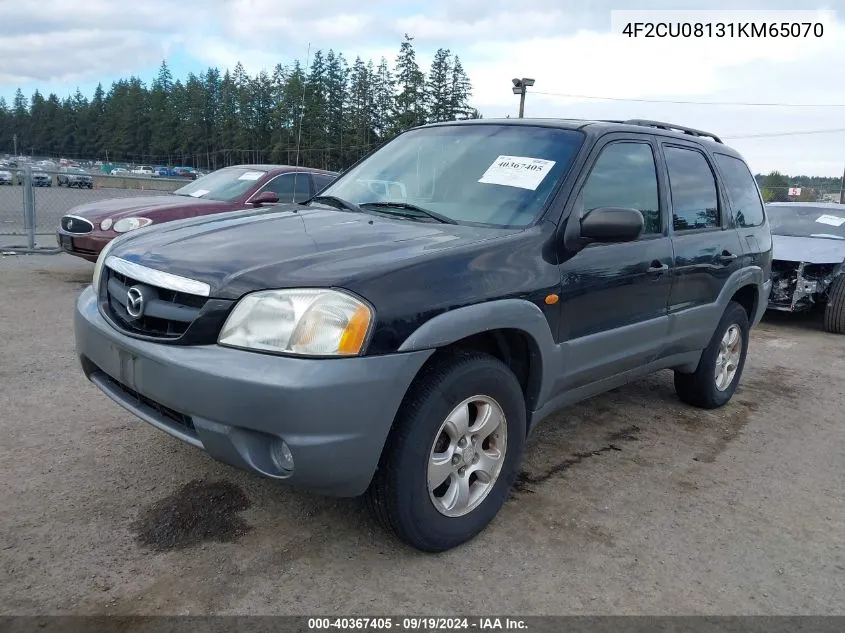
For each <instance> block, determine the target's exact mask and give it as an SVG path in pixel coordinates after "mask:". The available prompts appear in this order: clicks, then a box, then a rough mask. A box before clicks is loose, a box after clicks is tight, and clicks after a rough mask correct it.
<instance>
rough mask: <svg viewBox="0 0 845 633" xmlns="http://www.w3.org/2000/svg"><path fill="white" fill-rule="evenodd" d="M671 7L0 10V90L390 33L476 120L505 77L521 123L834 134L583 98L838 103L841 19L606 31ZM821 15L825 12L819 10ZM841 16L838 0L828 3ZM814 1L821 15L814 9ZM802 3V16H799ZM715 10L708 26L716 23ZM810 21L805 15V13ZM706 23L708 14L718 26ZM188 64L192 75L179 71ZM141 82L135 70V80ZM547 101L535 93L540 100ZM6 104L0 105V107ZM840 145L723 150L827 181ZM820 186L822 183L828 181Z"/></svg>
mask: <svg viewBox="0 0 845 633" xmlns="http://www.w3.org/2000/svg"><path fill="white" fill-rule="evenodd" d="M623 4H629V6H635V7H636V8H637V9H638V10H649V9H673V10H678V9H685V8H688V7H689V6H690V5H692V4H697V5H698V6H699V7H700V6H701V3H700V1H699V2H694V3H693V2H687V1H683V0H675V1H674V2H673V1H667V0H662V1H661V0H637V1H636V2H634V0H630V1H629V2H626V1H625V0H621V1H620V0H594V1H593V2H591V3H584V2H583V0H577V1H576V0H522V1H521V2H518V3H515V2H513V0H412V1H411V2H396V1H395V0H371V1H370V2H368V3H366V4H361V3H358V4H353V3H349V2H348V0H323V1H322V2H319V3H315V2H313V0H204V1H203V2H202V3H195V4H193V5H185V4H174V3H173V2H172V0H144V1H143V2H115V1H114V0H75V2H73V3H69V2H67V0H41V1H40V2H39V3H38V6H37V10H34V9H33V8H32V5H31V4H30V3H26V2H21V1H7V0H0V24H2V29H3V38H2V39H0V59H3V60H4V61H5V62H7V63H4V64H3V65H0V88H2V89H3V92H5V93H7V94H8V93H10V92H14V88H15V87H17V86H18V85H24V86H26V87H30V86H38V87H39V88H40V89H42V91H43V92H47V91H50V90H55V91H57V92H58V93H60V94H69V93H71V92H72V91H73V90H74V89H75V85H76V84H77V83H86V82H87V83H90V82H96V81H103V83H106V84H108V83H109V82H111V81H112V80H114V79H116V78H118V77H120V76H125V75H127V74H129V73H132V72H139V71H141V70H142V69H150V68H155V66H157V65H158V63H159V62H160V60H161V59H162V58H164V57H170V56H172V58H174V59H178V60H179V62H180V63H179V67H178V68H176V67H174V73H175V74H177V76H181V75H183V74H185V73H186V72H188V71H194V72H198V71H201V70H203V69H204V67H205V66H207V65H214V66H217V67H219V68H221V69H222V68H232V67H233V66H234V65H235V63H236V62H238V61H240V62H242V63H243V64H244V66H245V68H246V69H247V72H249V73H250V74H254V73H257V72H259V71H260V70H272V68H273V66H275V65H276V64H277V63H282V64H284V65H289V64H291V63H292V62H293V61H294V60H295V59H299V60H300V62H301V63H303V64H305V63H306V51H307V50H308V47H309V45H310V52H311V54H312V55H313V52H314V51H315V50H317V49H322V50H323V51H324V52H325V51H327V50H328V49H330V48H331V49H334V50H335V51H337V52H342V53H343V54H344V56H345V57H346V59H347V61H348V62H349V63H350V64H351V63H352V61H353V60H354V59H355V56H356V55H360V56H361V57H362V58H363V59H364V60H369V59H373V60H374V61H375V62H378V60H379V58H381V57H382V56H384V57H385V58H387V60H388V61H389V63H390V64H391V66H392V65H393V63H394V61H395V58H396V54H397V52H398V48H399V43H400V42H401V38H402V37H403V35H404V34H405V33H409V34H410V35H412V36H413V37H414V38H415V39H414V45H415V48H416V50H417V59H418V61H419V63H420V65H421V66H422V67H423V69H427V67H428V65H429V64H430V60H431V57H432V54H433V53H434V51H435V49H436V48H438V47H441V46H442V47H444V48H449V49H451V51H452V52H453V53H456V54H458V55H459V56H460V57H461V60H462V62H463V64H464V67H465V68H466V69H467V72H468V74H469V76H470V78H471V80H472V84H473V105H475V106H477V107H478V108H479V109H480V110H481V111H482V113H483V114H484V116H485V117H488V118H489V117H493V116H505V115H508V114H510V115H511V116H513V115H515V114H516V110H517V104H518V101H517V97H516V96H515V95H513V93H512V92H511V90H510V79H511V78H512V77H517V76H530V77H533V78H535V79H536V80H537V83H536V85H535V86H534V87H533V88H532V89H531V91H530V92H529V96H528V98H527V102H526V115H527V116H541V117H558V116H563V117H575V118H579V117H580V118H610V119H620V118H632V117H639V118H654V119H664V120H670V121H676V122H678V123H684V124H687V125H692V126H694V127H701V128H704V129H712V130H713V131H715V132H719V133H721V134H724V135H728V136H730V135H742V134H744V135H747V134H753V133H763V132H773V131H774V132H779V131H789V130H813V129H826V128H841V127H843V125H842V123H841V120H842V115H843V113H845V108H796V109H787V108H747V107H745V108H744V107H727V106H724V107H723V106H719V107H717V106H697V105H684V104H670V103H648V102H638V101H622V100H617V101H613V100H600V99H584V98H580V97H572V96H570V97H567V96H562V95H588V96H593V97H597V96H598V97H600V96H607V97H613V98H615V99H644V100H648V99H652V100H661V99H666V100H674V101H684V100H687V101H731V102H735V101H746V102H784V101H788V102H806V103H810V102H816V103H845V12H843V10H842V9H838V10H830V11H829V12H828V13H826V14H824V17H823V19H824V21H825V24H826V31H825V35H824V37H823V38H808V39H778V40H771V39H732V40H731V39H721V40H712V39H711V40H695V39H673V40H666V39H664V40H646V39H643V38H636V39H632V38H625V37H623V36H621V35H620V34H618V33H614V32H611V13H610V12H611V11H612V10H617V9H619V8H620V6H619V5H623ZM808 4H810V5H812V4H813V2H812V0H810V2H809V3H808V2H804V1H799V0H746V1H742V0H711V2H710V3H709V5H710V8H711V9H715V10H720V11H722V12H723V11H725V10H728V9H735V8H737V7H740V8H742V9H758V10H762V9H766V10H779V9H802V10H806V9H807V5H808ZM831 4H833V2H831ZM836 4H840V5H841V0H836ZM818 6H820V7H821V6H823V5H818ZM810 8H811V9H812V8H813V7H812V6H811V7H810ZM724 15H726V14H724V13H722V14H721V17H722V18H724ZM820 15H821V14H820ZM719 18H720V16H719V15H718V14H713V19H719ZM188 64H192V65H190V66H189V65H188ZM148 72H149V71H148ZM542 93H547V94H542ZM7 98H8V96H7ZM843 140H845V135H839V136H827V135H814V136H807V137H799V136H795V137H778V138H771V139H736V140H735V141H731V142H732V144H734V145H735V146H736V147H737V148H738V149H740V151H743V152H744V153H747V154H748V156H749V160H750V161H751V162H752V163H753V165H754V166H755V169H759V170H761V171H765V170H769V169H775V168H778V169H781V170H784V171H797V170H803V171H806V172H808V173H825V174H830V170H831V169H834V167H835V169H834V173H838V172H839V171H840V170H841V167H838V166H837V165H838V164H840V163H841V162H842V160H843V159H842V156H841V155H840V154H841V150H840V149H839V148H840V147H841V146H842V143H843ZM831 175H832V174H831Z"/></svg>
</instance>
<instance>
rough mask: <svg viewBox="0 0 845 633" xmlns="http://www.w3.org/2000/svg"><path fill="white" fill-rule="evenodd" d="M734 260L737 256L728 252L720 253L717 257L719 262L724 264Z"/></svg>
mask: <svg viewBox="0 0 845 633" xmlns="http://www.w3.org/2000/svg"><path fill="white" fill-rule="evenodd" d="M736 258H737V255H734V254H733V253H729V252H728V251H722V254H721V255H719V261H720V262H725V263H727V262H732V261H734V260H735V259H736Z"/></svg>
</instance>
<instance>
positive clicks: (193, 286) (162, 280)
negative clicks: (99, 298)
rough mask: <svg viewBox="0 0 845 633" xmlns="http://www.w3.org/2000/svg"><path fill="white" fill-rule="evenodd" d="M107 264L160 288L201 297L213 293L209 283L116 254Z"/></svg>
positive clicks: (133, 277) (107, 266)
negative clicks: (148, 266)
mask: <svg viewBox="0 0 845 633" xmlns="http://www.w3.org/2000/svg"><path fill="white" fill-rule="evenodd" d="M105 265H106V268H110V269H111V270H114V271H116V272H119V273H120V274H121V275H126V276H127V277H131V278H132V279H135V280H136V281H140V282H143V283H147V284H150V285H151V286H158V287H159V288H166V289H167V290H174V291H176V292H184V293H185V294H189V295H197V296H200V297H208V296H209V295H210V294H211V286H209V285H208V284H207V283H203V282H202V281H196V280H195V279H188V278H187V277H180V276H179V275H174V274H172V273H166V272H164V271H162V270H155V269H154V268H147V267H146V266H141V265H140V264H136V263H134V262H130V261H127V260H125V259H120V258H119V257H115V256H114V255H109V256H108V257H107V258H106V261H105Z"/></svg>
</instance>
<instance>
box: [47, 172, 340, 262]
mask: <svg viewBox="0 0 845 633" xmlns="http://www.w3.org/2000/svg"><path fill="white" fill-rule="evenodd" d="M335 176H336V174H335V173H334V172H328V171H322V170H319V169H307V168H299V169H297V168H295V167H292V166H289V165H238V166H235V167H226V168H225V169H219V170H217V171H215V172H213V173H211V174H209V175H208V176H205V177H204V178H200V179H198V180H195V181H193V182H190V183H187V184H186V185H185V186H184V187H181V188H179V189H177V190H176V191H174V192H172V193H167V194H162V195H160V196H142V197H135V198H113V199H110V200H100V201H97V202H88V203H84V204H81V205H79V206H77V207H74V208H72V209H70V210H69V211H68V212H67V214H66V215H65V216H64V217H63V218H62V219H61V220H60V223H59V226H58V228H57V229H56V239H57V240H58V242H59V246H60V247H61V248H62V249H64V250H65V251H66V252H68V253H70V254H71V255H77V256H79V257H82V258H83V259H87V260H89V261H92V262H94V261H96V260H97V255H99V253H100V250H101V249H102V248H103V246H105V245H106V244H107V243H108V242H109V241H111V240H112V239H114V238H115V237H117V236H118V235H119V234H121V233H126V232H128V231H132V230H135V229H138V228H141V227H145V226H148V225H150V224H153V223H161V222H168V221H171V220H177V219H181V218H188V217H194V216H198V215H208V214H211V213H223V212H225V211H235V210H243V209H246V208H250V207H255V206H261V205H262V204H272V203H276V202H280V201H281V202H292V201H296V202H301V201H304V200H307V199H308V198H310V197H311V196H313V195H314V194H315V193H316V192H317V191H318V190H319V189H322V188H323V187H325V186H326V184H328V183H329V182H331V181H332V180H333V179H334V178H335Z"/></svg>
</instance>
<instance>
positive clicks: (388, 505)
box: [365, 352, 526, 552]
mask: <svg viewBox="0 0 845 633" xmlns="http://www.w3.org/2000/svg"><path fill="white" fill-rule="evenodd" d="M435 358H436V360H434V361H433V362H431V363H430V364H429V365H427V366H426V367H425V368H424V369H423V370H422V371H421V372H420V375H419V376H418V377H417V378H416V379H415V381H414V383H413V384H412V385H411V387H410V389H409V390H408V393H407V394H406V396H405V398H404V400H403V402H402V405H401V407H400V409H399V412H398V413H397V415H396V419H395V420H394V424H393V428H392V429H391V431H390V433H389V435H388V438H387V441H386V443H385V447H384V450H383V451H382V457H381V460H380V463H379V467H378V469H377V471H376V473H375V476H374V477H373V481H372V483H371V484H370V487H369V489H368V490H367V492H366V495H365V496H366V500H367V503H368V506H369V509H370V511H371V512H372V514H373V515H374V516H375V518H376V519H377V520H378V521H379V522H380V523H381V524H382V525H383V526H385V527H386V528H387V529H388V530H390V531H392V532H393V533H394V534H395V535H396V536H397V537H398V538H399V539H401V540H402V541H404V542H405V543H407V544H408V545H410V546H411V547H414V548H416V549H418V550H421V551H424V552H442V551H445V550H449V549H452V548H454V547H457V546H458V545H461V544H462V543H465V542H466V541H469V540H470V539H472V538H473V537H475V536H476V535H478V534H479V533H480V532H482V531H483V530H484V529H485V528H486V527H487V525H488V524H489V523H490V521H492V520H493V518H494V517H495V516H496V514H497V513H498V511H499V510H500V509H501V507H502V505H503V504H504V503H505V501H506V499H507V497H508V494H509V491H510V488H511V486H512V485H513V482H514V480H515V479H516V475H517V473H518V471H519V466H520V460H521V457H522V449H523V446H524V444H525V434H526V409H525V399H524V397H523V394H522V389H521V387H520V385H519V382H518V381H517V379H516V376H514V374H513V372H511V371H510V369H508V367H507V366H506V365H504V364H503V363H502V362H500V361H499V360H497V359H496V358H494V357H492V356H489V355H487V354H481V353H477V352H453V353H450V354H448V355H444V356H443V357H440V358H437V357H435ZM479 398H484V399H485V402H483V403H482V407H483V408H482V409H480V410H481V411H483V410H484V409H486V410H487V411H489V412H490V413H491V414H492V415H493V416H494V417H493V418H492V419H493V420H495V419H496V413H497V412H500V413H501V414H503V416H504V420H501V418H498V419H499V420H500V424H499V426H498V427H496V430H495V431H493V432H492V433H491V434H490V435H489V436H488V439H486V440H484V441H483V442H481V441H479V442H478V443H475V444H474V448H475V449H476V451H477V453H476V455H477V456H476V457H472V456H471V455H472V453H473V451H472V449H470V450H469V452H465V451H467V449H466V448H463V449H462V448H460V446H461V445H459V444H458V443H457V442H456V441H455V439H454V436H455V434H454V433H453V434H452V435H451V436H450V435H448V434H447V433H446V432H445V431H444V430H443V427H444V426H445V425H446V420H447V417H453V418H454V416H451V415H450V414H452V413H454V411H455V410H457V409H456V407H458V408H460V409H463V410H465V411H467V412H468V413H469V414H470V417H469V430H470V433H471V431H472V427H473V422H474V420H475V418H474V412H477V411H479V409H476V408H475V407H474V406H469V407H461V405H462V404H463V403H465V402H466V401H467V400H475V401H478V399H479ZM497 407H498V408H497ZM454 419H459V418H454ZM503 430H504V431H505V433H503V432H502V431H503ZM503 435H504V437H503ZM473 437H475V436H473ZM495 438H498V439H495ZM496 442H501V444H500V448H499V450H498V452H499V453H500V454H502V453H503V455H502V457H501V459H500V460H491V461H488V462H487V463H488V464H492V463H493V462H497V463H498V464H499V465H498V466H496V467H489V470H490V472H495V469H496V468H498V475H497V476H495V478H493V479H492V483H488V484H487V486H486V488H485V486H484V484H485V481H484V479H487V477H486V476H484V477H483V478H479V476H478V474H476V473H475V472H473V471H474V470H477V469H479V468H480V467H479V466H476V465H475V464H476V463H479V461H480V459H484V458H485V456H486V457H487V460H490V459H491V458H490V455H493V454H494V453H496V452H497V450H496V447H495V443H496ZM447 445H448V446H447ZM471 445H472V444H471ZM435 450H436V451H437V452H438V453H440V454H444V453H450V454H452V455H453V458H452V460H455V459H457V460H458V462H459V465H455V462H454V461H452V460H448V459H447V460H445V461H442V462H441V463H442V465H443V468H444V469H445V470H442V471H441V473H442V472H447V471H451V473H450V474H449V475H447V476H446V478H445V480H444V481H443V483H442V484H441V485H440V486H438V487H437V488H435V489H434V491H430V489H429V485H428V475H429V464H430V460H431V459H432V457H433V455H434V451H435ZM482 451H483V452H482ZM459 453H464V454H463V456H460V455H459ZM462 459H467V460H469V463H470V465H469V466H468V467H467V466H463V464H465V462H463V461H461V460H462ZM473 460H474V461H473ZM487 460H485V461H487ZM480 463H481V464H483V463H484V462H480ZM461 467H463V470H462V471H459V469H460V468H461ZM481 468H483V466H481ZM480 472H482V473H483V472H484V471H483V470H481V471H480ZM459 473H460V474H459ZM463 477H466V479H463ZM461 481H465V482H466V484H467V486H465V487H462V486H460V485H459V483H460V482H461ZM458 489H463V490H465V491H470V492H469V493H468V494H469V495H470V496H469V497H468V498H469V499H470V500H471V503H469V505H468V507H467V505H464V504H457V507H456V508H454V509H452V510H451V512H452V515H451V516H449V515H448V513H449V508H445V507H444V506H446V505H448V503H447V502H448V501H449V500H450V495H449V491H454V490H458ZM473 496H476V497H477V499H476V500H475V502H474V503H473V502H472V500H473ZM435 504H437V505H435ZM438 506H441V508H440V509H438ZM461 510H463V513H461Z"/></svg>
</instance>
